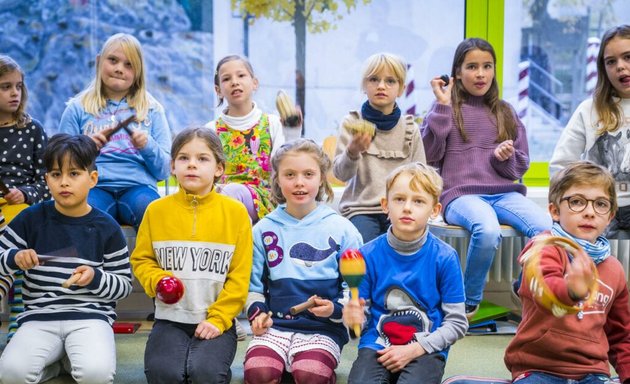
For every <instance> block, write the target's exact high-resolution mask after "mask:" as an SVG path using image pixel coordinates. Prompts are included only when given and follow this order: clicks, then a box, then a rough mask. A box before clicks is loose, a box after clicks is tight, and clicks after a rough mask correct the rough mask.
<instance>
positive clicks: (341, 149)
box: [333, 117, 363, 182]
mask: <svg viewBox="0 0 630 384" xmlns="http://www.w3.org/2000/svg"><path fill="white" fill-rule="evenodd" d="M346 119H348V117H346V118H344V121H345V120H346ZM351 141H352V134H350V133H349V132H348V131H347V130H346V129H345V128H343V123H342V124H341V126H340V127H339V135H338V138H337V147H336V148H335V159H334V160H333V174H334V175H335V177H336V178H338V179H339V180H341V181H344V182H345V181H348V180H350V179H352V178H353V177H354V176H355V175H356V174H357V170H358V169H359V163H360V161H361V157H362V156H363V155H361V154H359V157H357V158H356V159H355V158H352V157H351V156H350V154H349V153H348V145H349V144H350V142H351Z"/></svg>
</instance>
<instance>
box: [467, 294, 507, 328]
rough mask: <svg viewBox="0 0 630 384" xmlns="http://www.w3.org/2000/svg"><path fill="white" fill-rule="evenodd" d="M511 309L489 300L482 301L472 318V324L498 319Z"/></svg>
mask: <svg viewBox="0 0 630 384" xmlns="http://www.w3.org/2000/svg"><path fill="white" fill-rule="evenodd" d="M510 312H511V310H510V309H509V308H506V307H502V306H500V305H497V304H494V303H491V302H489V301H485V300H484V301H482V302H481V304H480V305H479V310H478V311H477V313H476V314H475V316H473V318H472V319H471V320H470V326H471V327H474V326H475V324H478V323H483V322H486V321H488V320H494V319H498V318H500V317H505V316H507V315H509V314H510Z"/></svg>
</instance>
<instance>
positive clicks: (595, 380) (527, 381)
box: [514, 372, 612, 384]
mask: <svg viewBox="0 0 630 384" xmlns="http://www.w3.org/2000/svg"><path fill="white" fill-rule="evenodd" d="M514 383H518V384H608V383H612V381H610V378H609V377H608V376H606V375H602V374H595V373H591V374H588V375H586V376H584V377H583V378H581V379H579V380H571V379H565V378H563V377H560V376H555V375H551V374H549V373H542V372H528V373H527V377H524V378H522V379H517V380H516V381H514Z"/></svg>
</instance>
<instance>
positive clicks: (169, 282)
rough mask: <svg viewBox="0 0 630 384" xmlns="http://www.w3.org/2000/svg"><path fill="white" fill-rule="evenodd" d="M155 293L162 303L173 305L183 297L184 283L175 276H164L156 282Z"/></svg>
mask: <svg viewBox="0 0 630 384" xmlns="http://www.w3.org/2000/svg"><path fill="white" fill-rule="evenodd" d="M155 291H156V296H157V298H158V299H160V301H162V302H163V303H165V304H175V303H177V302H178V301H179V300H180V299H181V298H182V297H183V296H184V283H182V281H181V280H180V279H178V278H177V277H175V276H166V277H163V278H162V279H160V281H158V283H157V287H156V289H155Z"/></svg>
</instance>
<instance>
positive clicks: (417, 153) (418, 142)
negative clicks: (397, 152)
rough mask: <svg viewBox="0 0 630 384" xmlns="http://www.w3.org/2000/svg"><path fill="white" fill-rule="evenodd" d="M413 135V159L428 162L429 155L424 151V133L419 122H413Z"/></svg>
mask: <svg viewBox="0 0 630 384" xmlns="http://www.w3.org/2000/svg"><path fill="white" fill-rule="evenodd" d="M413 127H414V130H413V136H412V138H411V161H413V162H420V163H423V164H426V163H427V156H426V154H425V153H424V144H423V143H422V134H421V133H420V129H419V128H418V124H417V123H416V122H415V121H414V122H413Z"/></svg>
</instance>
